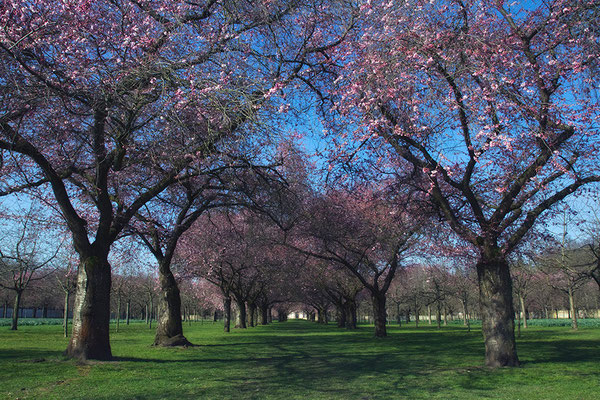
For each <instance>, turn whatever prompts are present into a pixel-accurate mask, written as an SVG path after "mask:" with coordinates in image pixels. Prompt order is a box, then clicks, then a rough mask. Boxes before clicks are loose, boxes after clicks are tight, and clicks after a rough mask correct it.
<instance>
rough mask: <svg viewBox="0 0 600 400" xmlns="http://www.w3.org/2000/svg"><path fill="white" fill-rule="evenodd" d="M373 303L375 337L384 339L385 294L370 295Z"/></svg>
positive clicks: (385, 331) (385, 333) (385, 332)
mask: <svg viewBox="0 0 600 400" xmlns="http://www.w3.org/2000/svg"><path fill="white" fill-rule="evenodd" d="M371 299H372V301H373V318H374V320H375V337H386V336H387V329H386V319H387V317H386V309H385V301H386V298H385V294H378V295H372V296H371Z"/></svg>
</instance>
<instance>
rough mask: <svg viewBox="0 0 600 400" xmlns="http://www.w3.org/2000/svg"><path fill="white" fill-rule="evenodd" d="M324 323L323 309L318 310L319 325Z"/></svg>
mask: <svg viewBox="0 0 600 400" xmlns="http://www.w3.org/2000/svg"><path fill="white" fill-rule="evenodd" d="M323 322H324V321H323V309H322V308H317V324H322V323H323Z"/></svg>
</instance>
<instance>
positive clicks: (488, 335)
mask: <svg viewBox="0 0 600 400" xmlns="http://www.w3.org/2000/svg"><path fill="white" fill-rule="evenodd" d="M499 253H500V251H499V249H498V248H491V249H485V250H484V252H483V254H482V256H481V258H480V260H479V261H478V263H477V278H478V281H479V300H480V303H481V319H482V332H483V339H484V342H485V363H486V365H487V366H489V367H506V366H518V365H519V359H518V357H517V345H516V341H515V330H514V328H515V326H514V325H515V323H514V319H513V318H514V315H515V313H514V307H513V296H512V281H511V278H510V271H509V266H508V263H507V262H506V259H505V258H504V257H503V256H502V255H500V254H499Z"/></svg>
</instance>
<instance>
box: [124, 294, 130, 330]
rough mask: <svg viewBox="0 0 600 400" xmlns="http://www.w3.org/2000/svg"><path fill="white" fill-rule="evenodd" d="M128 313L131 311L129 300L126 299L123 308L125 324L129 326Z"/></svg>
mask: <svg viewBox="0 0 600 400" xmlns="http://www.w3.org/2000/svg"><path fill="white" fill-rule="evenodd" d="M130 311H131V299H127V305H126V306H125V321H126V322H125V324H126V325H129V318H130V314H129V313H130Z"/></svg>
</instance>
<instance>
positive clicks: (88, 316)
mask: <svg viewBox="0 0 600 400" xmlns="http://www.w3.org/2000/svg"><path fill="white" fill-rule="evenodd" d="M106 247H107V248H108V246H106ZM107 258H108V251H106V252H103V253H101V254H89V255H82V256H81V259H80V263H79V268H78V272H77V291H76V293H75V305H74V307H73V324H72V326H73V329H72V335H71V340H70V342H69V346H68V347H67V350H66V352H65V353H66V355H67V356H69V357H71V358H75V359H79V360H86V359H94V360H110V359H112V352H111V349H110V340H109V337H110V336H109V327H110V286H111V276H110V264H109V263H108V259H107Z"/></svg>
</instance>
